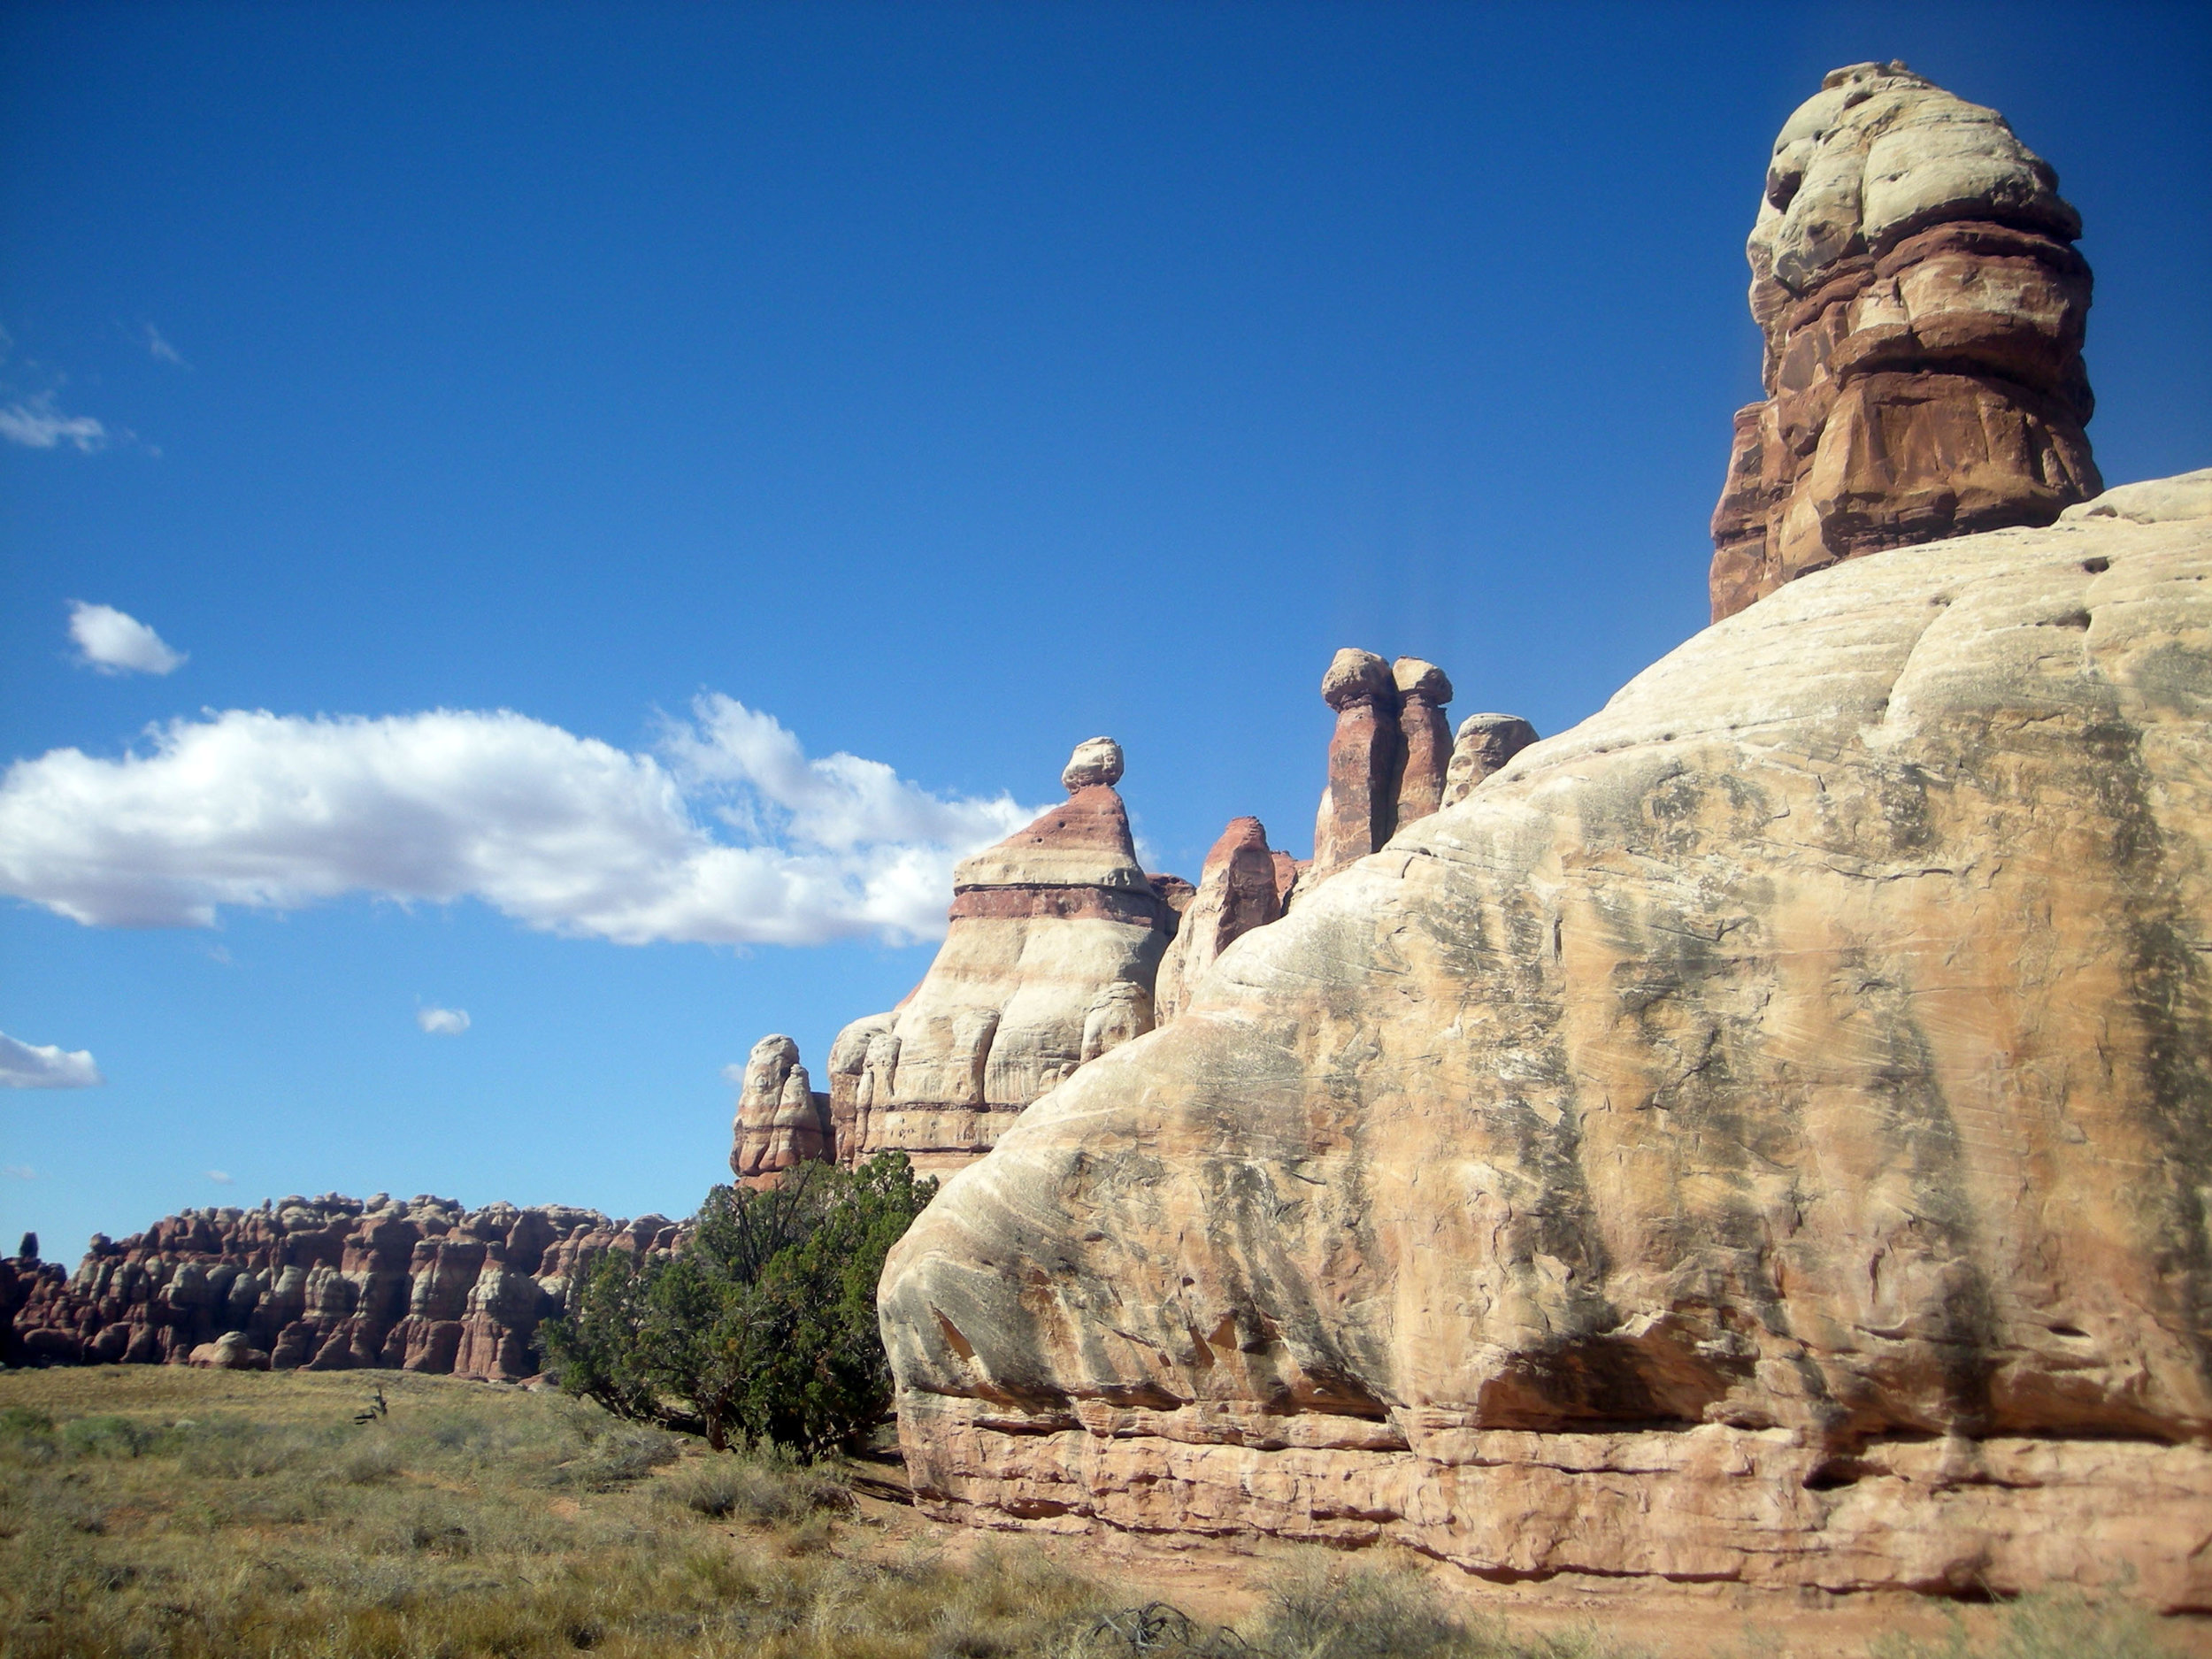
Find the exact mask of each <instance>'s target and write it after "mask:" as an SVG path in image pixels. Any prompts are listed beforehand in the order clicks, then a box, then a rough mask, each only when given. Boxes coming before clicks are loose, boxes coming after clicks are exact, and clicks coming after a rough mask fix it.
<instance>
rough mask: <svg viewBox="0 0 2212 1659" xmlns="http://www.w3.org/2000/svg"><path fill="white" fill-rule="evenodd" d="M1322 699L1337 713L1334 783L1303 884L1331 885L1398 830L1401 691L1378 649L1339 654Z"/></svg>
mask: <svg viewBox="0 0 2212 1659" xmlns="http://www.w3.org/2000/svg"><path fill="white" fill-rule="evenodd" d="M1321 696H1322V700H1323V701H1324V702H1325V703H1327V704H1328V705H1329V706H1330V707H1331V708H1332V709H1334V710H1336V732H1335V733H1334V734H1333V736H1332V737H1331V738H1330V739H1329V781H1328V785H1327V787H1325V788H1324V789H1323V790H1322V792H1321V810H1320V812H1319V814H1318V815H1317V817H1316V818H1315V819H1314V826H1313V868H1312V869H1311V870H1310V872H1307V875H1306V878H1305V882H1304V884H1303V885H1306V886H1310V885H1311V884H1313V883H1315V882H1318V881H1324V880H1326V879H1328V878H1329V877H1330V876H1332V875H1334V874H1335V873H1336V872H1338V871H1340V870H1341V869H1343V868H1344V866H1345V865H1347V864H1350V863H1352V862H1353V861H1354V860H1355V859H1358V858H1364V857H1365V856H1367V855H1368V854H1369V853H1371V852H1373V851H1374V850H1375V849H1376V848H1378V847H1379V846H1381V845H1382V844H1383V843H1384V842H1385V841H1388V840H1389V839H1390V835H1391V832H1392V831H1393V830H1394V829H1395V828H1396V827H1397V818H1398V799H1397V795H1398V791H1397V781H1398V763H1399V759H1400V757H1401V755H1402V752H1403V750H1402V743H1403V739H1402V738H1401V736H1400V735H1399V732H1398V687H1397V685H1396V683H1395V682H1394V680H1392V679H1391V677H1390V666H1389V664H1386V663H1385V662H1384V661H1383V659H1382V658H1381V657H1378V656H1376V655H1375V654H1374V653H1373V652H1372V651H1361V650H1354V649H1349V648H1347V649H1344V650H1341V651H1339V652H1338V653H1337V654H1336V657H1335V658H1334V660H1333V661H1332V662H1331V663H1330V664H1329V672H1327V673H1325V674H1324V675H1323V676H1322V677H1321Z"/></svg>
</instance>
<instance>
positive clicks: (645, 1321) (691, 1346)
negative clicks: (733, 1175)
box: [539, 1152, 937, 1458]
mask: <svg viewBox="0 0 2212 1659" xmlns="http://www.w3.org/2000/svg"><path fill="white" fill-rule="evenodd" d="M936 1190H937V1184H936V1183H935V1182H934V1181H932V1180H926V1179H923V1180H918V1179H916V1178H915V1175H914V1171H913V1167H912V1165H911V1164H909V1163H908V1162H907V1160H906V1157H905V1156H904V1155H903V1154H902V1153H895V1152H891V1153H885V1154H882V1155H881V1156H878V1157H876V1158H874V1159H872V1160H871V1161H870V1162H869V1163H868V1164H864V1166H862V1167H861V1168H860V1169H858V1170H855V1171H844V1170H839V1169H835V1168H833V1167H832V1166H830V1165H828V1164H804V1165H802V1166H801V1168H800V1170H799V1171H798V1172H797V1173H796V1174H795V1176H794V1177H793V1178H792V1179H788V1180H787V1181H786V1182H785V1183H784V1184H783V1185H781V1186H779V1187H770V1188H767V1189H765V1190H763V1191H749V1190H745V1189H733V1188H731V1187H716V1188H714V1190H713V1191H712V1192H710V1193H709V1194H707V1201H706V1202H705V1203H704V1204H703V1205H702V1206H701V1207H700V1210H699V1213H698V1214H697V1215H696V1216H695V1217H693V1218H692V1224H691V1226H690V1229H689V1231H688V1233H687V1238H686V1241H685V1243H684V1245H683V1246H682V1247H681V1248H680V1250H679V1251H678V1252H677V1254H675V1255H674V1256H671V1257H668V1258H665V1259H660V1258H649V1259H647V1260H645V1261H643V1262H638V1261H635V1260H634V1259H633V1258H631V1257H630V1256H621V1255H609V1256H605V1257H603V1259H602V1260H601V1261H600V1262H599V1263H598V1264H597V1266H596V1267H595V1269H594V1270H593V1271H592V1274H591V1277H590V1279H588V1281H587V1282H586V1283H585V1284H584V1285H583V1286H580V1288H579V1289H577V1290H575V1291H573V1292H572V1296H571V1306H570V1310H569V1312H568V1314H567V1316H566V1317H564V1318H561V1319H557V1320H552V1321H549V1322H548V1323H547V1324H546V1325H543V1326H541V1329H540V1335H539V1341H540V1344H541V1347H542V1348H543V1350H544V1352H545V1355H546V1356H547V1357H548V1359H549V1360H550V1361H551V1362H552V1363H554V1364H555V1365H557V1367H558V1368H559V1370H560V1373H561V1386H563V1387H564V1388H565V1389H567V1390H568V1391H569V1392H571V1393H572V1394H581V1395H584V1396H585V1397H587V1398H588V1399H592V1400H595V1401H597V1402H599V1403H600V1404H601V1405H603V1406H604V1407H606V1409H608V1410H610V1411H612V1412H614V1413H616V1414H617V1415H618V1416H621V1417H629V1418H631V1419H633V1420H634V1421H639V1422H649V1423H658V1424H662V1425H665V1426H667V1427H669V1428H673V1429H680V1430H682V1431H685V1432H690V1433H699V1434H704V1435H705V1436H706V1438H707V1440H708V1442H709V1444H710V1445H712V1446H713V1447H714V1448H716V1449H717V1450H719V1449H721V1448H724V1447H726V1446H727V1445H729V1444H730V1443H731V1442H732V1441H733V1440H736V1441H740V1442H742V1443H744V1444H746V1445H753V1444H757V1443H759V1442H764V1441H765V1442H769V1443H772V1444H774V1445H777V1446H781V1447H785V1448H789V1449H790V1450H791V1451H793V1452H795V1453H796V1454H797V1455H799V1456H801V1457H804V1458H813V1457H817V1456H819V1455H823V1454H824V1453H826V1452H830V1451H833V1450H837V1449H839V1448H849V1447H852V1446H855V1445H856V1444H858V1443H859V1442H860V1441H862V1440H864V1439H865V1438H866V1437H867V1434H868V1432H869V1431H870V1430H871V1429H872V1428H873V1427H874V1426H875V1425H876V1424H877V1423H878V1422H879V1421H880V1420H881V1419H882V1417H883V1414H884V1413H885V1412H886V1411H887V1410H888V1409H889V1408H890V1403H891V1374H890V1367H889V1365H888V1363H887V1361H886V1359H885V1356H884V1352H883V1341H882V1339H881V1337H880V1336H879V1334H878V1333H877V1329H876V1280H877V1279H878V1278H879V1277H880V1276H881V1274H882V1271H883V1258H884V1256H886V1255H887V1253H888V1252H889V1250H890V1248H891V1247H892V1245H894V1244H895V1243H896V1242H897V1241H898V1240H899V1237H900V1235H901V1234H902V1233H904V1232H905V1231H906V1229H907V1227H908V1225H910V1223H911V1222H912V1221H913V1219H914V1217H916V1216H918V1215H919V1214H920V1213H921V1210H922V1207H923V1206H924V1205H925V1204H926V1203H928V1202H929V1201H930V1199H931V1198H932V1197H933V1195H934V1194H935V1193H936Z"/></svg>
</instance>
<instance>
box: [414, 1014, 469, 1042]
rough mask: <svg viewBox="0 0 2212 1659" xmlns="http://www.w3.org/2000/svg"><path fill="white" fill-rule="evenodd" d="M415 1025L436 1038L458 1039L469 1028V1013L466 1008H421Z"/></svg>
mask: <svg viewBox="0 0 2212 1659" xmlns="http://www.w3.org/2000/svg"><path fill="white" fill-rule="evenodd" d="M415 1024H417V1025H420V1026H421V1027H422V1028H423V1029H424V1030H425V1031H426V1032H428V1033H430V1034H431V1035H432V1036H434V1037H457V1036H459V1035H460V1034H461V1033H463V1032H465V1031H466V1030H467V1029H468V1028H469V1011H468V1010H466V1009H465V1008H419V1009H417V1010H415Z"/></svg>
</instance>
